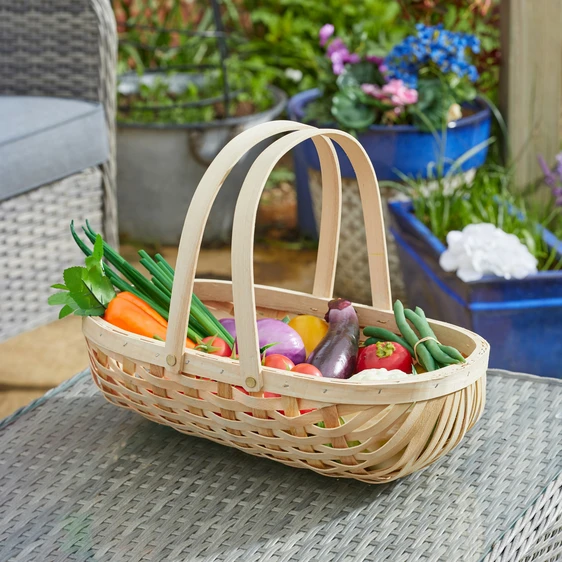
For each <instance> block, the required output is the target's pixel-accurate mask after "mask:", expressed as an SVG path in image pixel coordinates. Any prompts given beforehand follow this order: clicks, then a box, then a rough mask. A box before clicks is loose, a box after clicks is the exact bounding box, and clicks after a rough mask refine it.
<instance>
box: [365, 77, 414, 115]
mask: <svg viewBox="0 0 562 562" xmlns="http://www.w3.org/2000/svg"><path fill="white" fill-rule="evenodd" d="M361 89H362V90H363V91H364V92H365V93H366V94H367V95H369V96H372V97H374V98H376V99H379V100H384V101H385V102H387V103H390V104H392V105H394V106H395V107H397V108H399V107H404V106H405V105H411V104H413V103H416V102H417V101H418V91H417V90H414V89H412V88H408V87H407V86H405V85H404V82H402V80H390V82H388V83H387V84H385V85H384V86H383V87H382V88H379V87H378V86H376V85H375V84H363V85H362V86H361Z"/></svg>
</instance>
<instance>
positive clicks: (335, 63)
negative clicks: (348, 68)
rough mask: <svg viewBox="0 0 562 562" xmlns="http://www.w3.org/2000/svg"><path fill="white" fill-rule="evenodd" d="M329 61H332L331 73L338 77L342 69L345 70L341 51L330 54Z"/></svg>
mask: <svg viewBox="0 0 562 562" xmlns="http://www.w3.org/2000/svg"><path fill="white" fill-rule="evenodd" d="M330 60H331V61H332V71H333V73H334V74H335V75H336V76H339V75H340V74H341V73H342V72H343V69H344V68H345V62H344V60H343V54H342V51H336V52H335V53H332V56H331V57H330Z"/></svg>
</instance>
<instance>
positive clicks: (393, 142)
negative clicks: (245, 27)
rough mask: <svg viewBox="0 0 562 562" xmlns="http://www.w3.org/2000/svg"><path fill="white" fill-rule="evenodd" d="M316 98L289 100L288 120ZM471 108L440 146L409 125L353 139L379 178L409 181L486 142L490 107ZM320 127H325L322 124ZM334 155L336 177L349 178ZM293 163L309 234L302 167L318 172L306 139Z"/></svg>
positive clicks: (300, 116) (313, 93)
mask: <svg viewBox="0 0 562 562" xmlns="http://www.w3.org/2000/svg"><path fill="white" fill-rule="evenodd" d="M318 96H319V91H318V90H317V89H314V90H307V91H304V92H300V93H299V94H297V95H296V96H293V97H292V98H291V99H290V101H289V105H288V113H289V117H290V118H291V119H293V120H294V121H301V122H302V121H303V120H304V114H305V108H306V105H307V104H308V103H310V102H311V101H312V100H314V99H316V98H317V97H318ZM475 109H476V110H477V111H476V113H474V114H472V115H470V116H468V117H465V118H463V119H460V120H459V121H455V122H453V123H451V124H450V125H449V127H448V129H447V132H446V135H445V136H446V142H445V143H443V142H442V140H440V141H439V142H437V140H436V139H435V137H434V136H433V135H432V134H431V133H425V132H422V131H420V130H419V129H417V128H416V127H414V126H411V125H398V126H393V127H386V126H380V125H372V126H371V127H369V129H368V131H366V132H364V133H361V134H360V135H359V141H360V142H361V144H362V145H363V147H364V148H365V150H366V151H367V154H368V155H369V157H370V158H371V161H372V162H373V166H374V167H375V171H376V173H377V178H378V179H379V180H399V179H400V178H399V176H398V175H397V173H396V170H400V172H402V173H403V174H406V175H411V176H414V177H427V172H428V166H429V165H430V164H431V163H432V162H433V163H436V162H439V161H440V160H441V158H442V160H443V163H444V168H445V171H446V170H447V169H448V168H449V167H450V165H451V163H452V162H454V161H455V160H457V159H458V158H459V157H460V156H462V155H463V154H465V153H466V152H467V151H468V150H470V149H471V148H473V147H474V146H476V145H478V144H479V143H481V142H483V141H485V140H486V139H488V138H489V136H490V127H491V112H490V109H489V108H488V106H487V105H486V104H485V103H484V102H483V101H481V100H477V101H476V103H475ZM322 126H331V125H323V124H322ZM440 139H442V136H440ZM443 144H444V153H443V154H442V151H443ZM336 151H337V153H338V157H339V159H340V168H341V173H342V175H343V176H344V177H351V178H352V177H355V174H354V173H353V169H352V167H351V164H350V162H349V160H348V159H347V157H346V156H345V154H344V153H343V151H342V150H341V149H340V148H339V146H337V145H336ZM486 154H487V150H486V149H483V150H481V151H480V152H478V153H477V154H475V155H474V156H473V157H472V158H469V159H468V160H467V161H466V162H464V164H463V165H462V166H461V168H460V170H459V171H467V170H470V169H472V168H477V167H479V166H481V165H482V164H483V163H484V161H485V160H486ZM294 159H295V174H296V181H297V191H298V197H299V222H300V224H301V227H302V228H303V229H304V230H305V231H309V230H310V229H311V228H315V227H314V219H313V213H312V205H311V200H310V193H309V190H308V168H313V169H315V170H318V169H319V162H318V156H317V154H316V150H315V148H314V144H313V143H312V141H306V142H304V143H302V144H300V145H299V146H298V147H297V148H295V150H294ZM311 221H312V225H311V224H310V222H311Z"/></svg>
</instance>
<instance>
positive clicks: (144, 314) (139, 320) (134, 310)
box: [103, 293, 195, 349]
mask: <svg viewBox="0 0 562 562" xmlns="http://www.w3.org/2000/svg"><path fill="white" fill-rule="evenodd" d="M119 294H120V295H123V293H119ZM128 294H131V293H128ZM132 296H134V295H132ZM139 300H140V299H139ZM141 302H143V303H144V301H141ZM144 305H145V306H143V307H140V306H138V305H137V303H136V302H134V301H133V300H132V299H130V298H129V297H127V296H124V297H123V296H121V297H119V298H118V297H116V298H114V299H113V300H112V301H111V302H110V303H109V305H108V306H107V309H106V310H105V314H104V316H103V318H104V320H106V321H107V322H109V323H110V324H113V325H114V326H117V327H118V328H121V329H123V330H126V331H127V332H132V333H133V334H138V335H139V336H145V337H147V338H156V339H161V340H165V339H166V330H167V328H168V323H167V322H166V320H164V318H162V317H161V316H160V315H159V314H158V313H157V312H156V311H155V310H153V309H152V308H150V307H149V306H148V305H147V304H146V303H144ZM146 307H148V308H149V309H150V310H151V311H152V313H151V312H149V311H147V310H146ZM158 318H159V319H160V320H159V319H158ZM161 322H163V324H162V323H161ZM185 345H186V347H189V348H190V349H193V348H194V347H195V343H194V342H192V341H191V340H190V339H189V338H186V340H185Z"/></svg>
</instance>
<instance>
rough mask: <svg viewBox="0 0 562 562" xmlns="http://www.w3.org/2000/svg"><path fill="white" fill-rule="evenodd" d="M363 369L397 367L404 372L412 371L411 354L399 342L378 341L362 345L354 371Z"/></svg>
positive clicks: (389, 368)
mask: <svg viewBox="0 0 562 562" xmlns="http://www.w3.org/2000/svg"><path fill="white" fill-rule="evenodd" d="M365 369H386V370H387V371H391V370H393V369H398V370H399V371H403V372H404V373H411V372H412V356H411V355H410V352H409V351H408V350H407V349H406V348H405V347H404V346H403V345H400V344H399V343H394V342H388V341H386V342H378V343H374V344H373V345H369V346H367V347H364V348H363V349H362V350H361V351H360V352H359V356H358V357H357V366H356V372H357V373H360V372H361V371H364V370H365Z"/></svg>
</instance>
